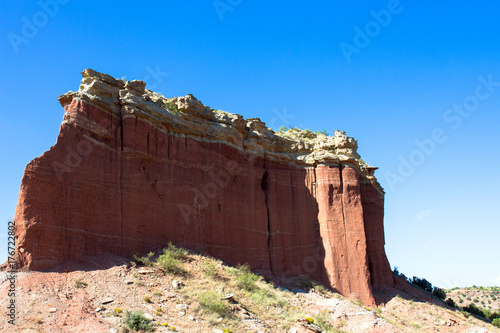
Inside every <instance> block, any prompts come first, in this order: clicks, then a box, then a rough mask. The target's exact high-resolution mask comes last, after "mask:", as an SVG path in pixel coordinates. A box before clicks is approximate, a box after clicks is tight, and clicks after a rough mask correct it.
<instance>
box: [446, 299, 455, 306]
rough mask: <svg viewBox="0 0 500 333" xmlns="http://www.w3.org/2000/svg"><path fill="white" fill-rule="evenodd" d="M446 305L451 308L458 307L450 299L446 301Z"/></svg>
mask: <svg viewBox="0 0 500 333" xmlns="http://www.w3.org/2000/svg"><path fill="white" fill-rule="evenodd" d="M446 304H448V305H449V306H456V304H455V301H454V300H453V299H451V298H449V297H448V298H447V299H446Z"/></svg>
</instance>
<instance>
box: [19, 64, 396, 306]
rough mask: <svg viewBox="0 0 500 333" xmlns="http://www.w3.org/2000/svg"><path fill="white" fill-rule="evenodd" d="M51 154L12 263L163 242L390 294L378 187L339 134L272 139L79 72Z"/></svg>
mask: <svg viewBox="0 0 500 333" xmlns="http://www.w3.org/2000/svg"><path fill="white" fill-rule="evenodd" d="M82 74H83V79H82V82H81V85H80V88H79V90H78V91H77V92H69V93H67V94H64V95H62V96H61V97H59V101H60V103H61V105H62V106H63V107H64V111H65V114H64V119H63V122H62V124H61V127H60V132H59V136H58V138H57V142H56V144H55V145H54V146H52V147H51V148H50V150H49V151H47V152H45V153H43V154H42V155H41V156H40V157H37V158H35V159H34V160H33V161H31V162H30V163H29V164H28V165H27V167H26V170H25V172H24V176H23V179H22V184H21V190H20V195H19V201H18V205H17V209H16V214H15V220H16V223H17V225H18V227H17V230H16V236H17V241H18V244H19V251H18V253H19V256H18V260H19V264H20V265H22V266H24V267H26V268H29V269H33V270H45V269H50V268H53V267H55V266H57V265H60V264H63V263H64V262H66V261H69V260H72V261H74V260H77V261H84V260H85V258H86V256H89V255H99V254H102V253H114V254H119V255H130V254H132V253H134V252H139V253H140V252H143V251H148V250H150V249H151V248H155V247H162V246H165V244H167V243H168V242H169V241H172V242H173V243H175V244H177V245H180V246H185V247H189V248H193V249H200V250H203V251H204V252H206V253H208V254H210V255H213V256H215V257H217V258H220V259H222V260H224V261H226V262H229V263H232V264H237V263H248V264H250V266H251V267H252V268H253V269H256V270H259V271H261V272H262V273H264V274H272V275H274V276H277V277H284V276H293V275H302V274H304V275H307V276H309V277H311V278H313V279H316V280H318V281H321V282H323V283H325V284H327V285H329V286H331V287H332V288H334V289H335V290H337V291H339V292H341V293H343V294H344V295H347V296H351V297H357V298H360V299H362V300H363V302H364V303H365V304H372V303H373V301H374V297H373V286H377V285H380V286H389V287H390V286H392V285H393V278H392V272H391V269H390V266H389V263H388V261H387V258H386V255H385V250H384V229H383V214H384V192H383V190H382V188H381V187H380V185H379V184H378V182H377V181H376V178H375V177H374V175H373V173H374V170H375V168H373V167H369V166H368V165H366V164H365V163H364V162H363V161H362V160H360V157H359V155H358V154H357V152H356V150H357V142H356V140H354V139H353V138H350V137H347V136H346V135H345V133H344V132H339V131H336V132H335V135H334V136H332V137H329V136H326V135H323V134H318V133H313V132H310V131H300V130H297V129H290V130H288V131H283V132H274V131H272V130H270V129H268V128H267V127H266V126H265V124H264V123H263V122H261V121H260V120H259V119H258V118H251V119H244V118H243V117H242V116H240V115H237V114H231V113H227V112H224V111H217V110H214V109H211V108H210V107H207V106H205V105H203V104H202V103H201V102H200V101H198V100H197V99H196V98H195V97H193V96H192V95H186V96H184V97H175V98H165V97H163V96H161V95H159V94H156V93H154V92H152V91H149V90H147V89H145V83H144V82H142V81H138V80H134V81H123V80H117V79H115V78H113V77H111V76H109V75H106V74H102V73H98V72H95V71H93V70H91V69H86V70H85V71H84V72H83V73H82Z"/></svg>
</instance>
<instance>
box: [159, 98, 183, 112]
mask: <svg viewBox="0 0 500 333" xmlns="http://www.w3.org/2000/svg"><path fill="white" fill-rule="evenodd" d="M163 104H164V105H165V108H166V109H167V110H168V111H169V112H170V113H172V114H175V115H177V114H179V112H180V111H179V109H178V108H177V105H176V104H175V103H174V102H172V101H168V100H163Z"/></svg>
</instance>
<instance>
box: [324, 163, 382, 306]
mask: <svg viewBox="0 0 500 333" xmlns="http://www.w3.org/2000/svg"><path fill="white" fill-rule="evenodd" d="M316 186H317V190H316V199H317V202H318V209H319V212H318V221H319V224H320V234H321V238H322V241H323V246H324V249H325V261H324V265H325V271H326V280H327V281H328V283H329V284H330V285H331V286H332V287H333V288H334V289H336V290H338V291H339V292H340V293H342V294H344V295H347V296H353V297H355V298H360V299H361V300H362V301H363V303H364V304H373V302H374V299H373V293H372V289H371V285H370V273H369V269H368V261H367V257H366V235H365V229H364V216H363V207H362V200H361V188H360V181H359V175H358V173H357V171H356V170H355V169H353V168H351V167H349V166H331V165H328V166H327V165H320V166H318V167H317V169H316Z"/></svg>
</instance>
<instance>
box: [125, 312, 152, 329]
mask: <svg viewBox="0 0 500 333" xmlns="http://www.w3.org/2000/svg"><path fill="white" fill-rule="evenodd" d="M124 323H125V326H126V327H128V328H129V329H131V330H133V331H144V332H149V331H151V330H152V329H153V324H152V323H151V320H149V319H147V318H145V317H144V312H142V311H134V312H130V311H127V312H126V314H125V322H124Z"/></svg>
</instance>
